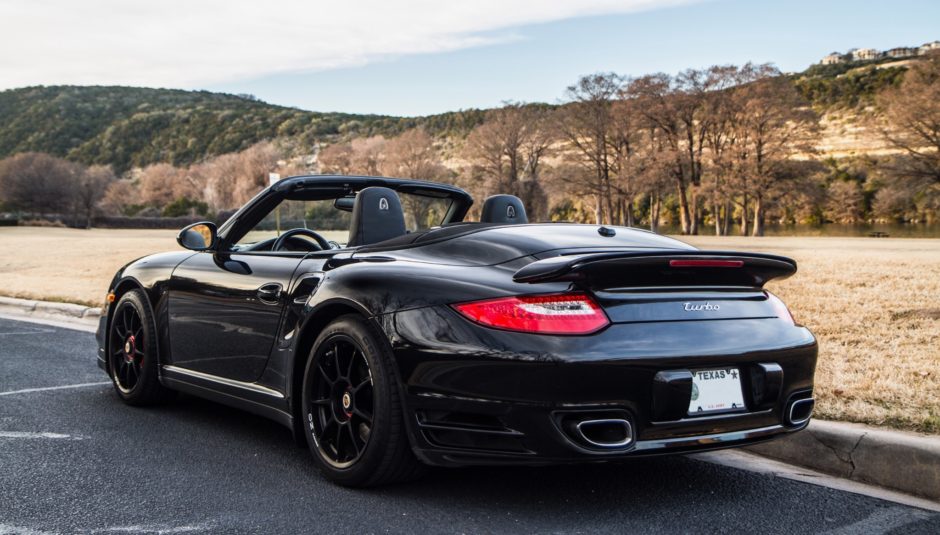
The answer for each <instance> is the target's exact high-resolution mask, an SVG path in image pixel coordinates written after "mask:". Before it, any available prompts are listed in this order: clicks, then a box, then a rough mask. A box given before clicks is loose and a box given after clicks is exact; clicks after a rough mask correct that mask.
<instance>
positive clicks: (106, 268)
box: [0, 227, 940, 433]
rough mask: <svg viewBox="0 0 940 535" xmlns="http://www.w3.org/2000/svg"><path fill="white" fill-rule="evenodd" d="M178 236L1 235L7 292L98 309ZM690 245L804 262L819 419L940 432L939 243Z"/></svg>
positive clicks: (790, 284)
mask: <svg viewBox="0 0 940 535" xmlns="http://www.w3.org/2000/svg"><path fill="white" fill-rule="evenodd" d="M175 235H176V232H175V231H167V230H103V229H102V230H71V229H62V228H30V227H11V228H0V250H3V251H4V254H3V256H2V257H0V281H2V282H0V294H3V295H7V296H13V297H27V298H37V299H49V300H60V301H70V302H79V303H85V304H89V305H98V304H100V303H102V301H103V299H104V295H105V292H106V291H107V284H108V282H109V281H110V279H111V276H112V275H113V274H114V272H115V270H117V269H118V268H119V267H120V266H121V265H123V264H125V263H126V262H128V261H129V260H132V259H134V258H137V257H140V256H143V255H146V254H149V253H152V252H157V251H172V250H176V249H178V247H179V246H178V245H177V244H176V241H175ZM331 237H332V236H331ZM332 238H334V239H335V237H332ZM686 241H688V242H690V243H692V244H694V245H696V246H698V247H700V248H703V249H723V250H727V249H738V250H745V251H760V252H769V253H775V254H783V255H786V256H790V257H793V258H795V259H796V260H797V262H799V265H800V270H799V272H798V273H797V274H796V275H795V276H794V277H792V278H790V279H788V280H785V281H781V282H774V283H771V284H770V286H769V289H770V290H771V291H773V292H775V293H777V294H778V295H780V296H781V297H782V298H783V299H784V300H785V301H786V302H787V303H788V304H789V305H790V308H791V309H792V311H793V313H794V316H795V317H796V318H797V321H799V322H801V323H803V324H805V325H807V326H808V327H809V328H810V329H812V330H813V332H814V333H816V336H817V337H818V338H819V342H820V356H819V365H818V368H817V389H816V394H817V398H818V400H819V404H818V405H817V416H820V417H823V418H827V419H837V420H848V421H855V422H863V423H870V424H875V425H887V426H892V427H898V428H902V429H909V430H917V431H925V432H931V433H940V301H938V297H940V240H926V239H924V240H920V239H892V238H886V239H873V238H815V237H814V238H783V237H775V238H740V237H733V238H717V237H707V236H702V237H693V238H689V239H687V240H686Z"/></svg>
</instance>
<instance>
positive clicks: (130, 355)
mask: <svg viewBox="0 0 940 535" xmlns="http://www.w3.org/2000/svg"><path fill="white" fill-rule="evenodd" d="M136 352H137V343H136V341H135V340H134V337H133V336H129V337H128V338H127V341H126V342H124V360H126V361H127V362H132V361H133V360H134V353H136Z"/></svg>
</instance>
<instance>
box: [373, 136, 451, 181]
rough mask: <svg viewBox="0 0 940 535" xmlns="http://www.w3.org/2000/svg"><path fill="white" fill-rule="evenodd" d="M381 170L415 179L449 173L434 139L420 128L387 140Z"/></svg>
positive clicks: (433, 177) (443, 175)
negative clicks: (435, 146)
mask: <svg viewBox="0 0 940 535" xmlns="http://www.w3.org/2000/svg"><path fill="white" fill-rule="evenodd" d="M382 172H383V173H385V174H387V175H389V176H399V177H406V178H414V179H417V180H440V179H444V178H446V177H447V176H448V175H449V172H448V170H447V168H446V167H444V165H443V164H442V163H441V158H440V155H439V154H438V152H437V150H436V149H435V148H434V139H432V138H431V136H429V135H428V134H427V132H425V131H424V130H423V129H421V128H413V129H411V130H408V131H406V132H405V133H403V134H401V135H400V136H398V137H395V138H392V139H390V140H389V141H388V143H387V144H386V145H385V161H384V162H383V164H382Z"/></svg>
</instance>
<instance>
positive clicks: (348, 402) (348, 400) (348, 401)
mask: <svg viewBox="0 0 940 535" xmlns="http://www.w3.org/2000/svg"><path fill="white" fill-rule="evenodd" d="M350 407H352V396H350V395H349V392H343V410H346V411H348V410H349V408H350Z"/></svg>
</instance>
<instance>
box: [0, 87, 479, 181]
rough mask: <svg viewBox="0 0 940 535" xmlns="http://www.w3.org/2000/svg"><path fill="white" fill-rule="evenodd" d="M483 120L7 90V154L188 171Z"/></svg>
mask: <svg viewBox="0 0 940 535" xmlns="http://www.w3.org/2000/svg"><path fill="white" fill-rule="evenodd" d="M481 119H482V112H479V111H475V110H471V111H466V112H454V113H448V114H443V115H438V116H429V117H422V118H399V117H388V116H381V115H353V114H347V113H320V112H310V111H304V110H299V109H296V108H287V107H283V106H275V105H272V104H267V103H264V102H261V101H258V100H255V99H253V98H251V97H244V96H236V95H228V94H221V93H210V92H208V91H183V90H175V89H150V88H134V87H102V86H92V87H77V86H50V87H41V86H40V87H27V88H21V89H12V90H8V91H2V92H0V158H4V157H6V156H9V155H11V154H15V153H18V152H26V151H38V152H47V153H50V154H54V155H56V156H63V157H68V158H69V159H72V160H76V161H79V162H82V163H85V164H111V165H112V166H113V167H114V168H115V170H116V171H117V172H123V171H125V170H127V169H129V168H131V167H135V166H143V165H147V164H150V163H155V162H169V163H172V164H174V165H186V164H190V163H193V162H196V161H199V160H202V159H204V158H207V157H210V156H215V155H218V154H224V153H228V152H234V151H238V150H242V149H244V148H246V147H248V146H250V145H252V144H254V143H257V142H258V141H261V140H264V139H271V138H275V137H290V138H291V139H292V140H293V141H294V142H296V143H298V144H301V145H309V144H310V143H312V142H313V141H314V140H320V139H324V138H325V139H331V138H337V137H356V136H360V135H362V136H369V135H376V134H384V135H395V134H398V133H400V132H402V131H404V130H407V129H408V128H412V127H414V126H418V125H424V126H425V127H426V128H428V130H430V131H432V132H435V133H446V132H450V131H455V130H465V131H466V130H469V129H470V128H472V127H473V126H475V125H476V124H478V122H479V121H480V120H481Z"/></svg>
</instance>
